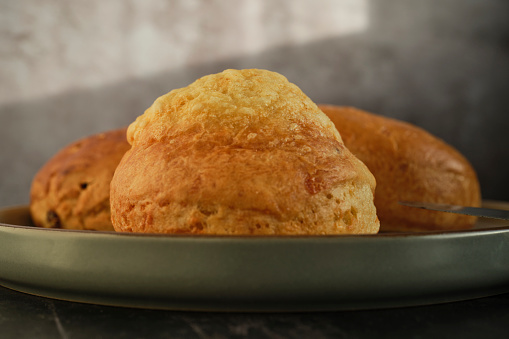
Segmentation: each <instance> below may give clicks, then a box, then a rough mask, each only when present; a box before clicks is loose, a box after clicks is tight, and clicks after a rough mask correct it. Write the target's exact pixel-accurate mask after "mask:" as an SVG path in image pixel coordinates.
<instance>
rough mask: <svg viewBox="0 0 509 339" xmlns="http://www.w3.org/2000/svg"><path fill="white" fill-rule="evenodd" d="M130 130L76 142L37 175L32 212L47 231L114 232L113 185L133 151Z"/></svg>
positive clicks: (103, 134) (54, 157)
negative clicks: (117, 171) (120, 166)
mask: <svg viewBox="0 0 509 339" xmlns="http://www.w3.org/2000/svg"><path fill="white" fill-rule="evenodd" d="M126 130H127V129H126V128H123V129H119V130H114V131H108V132H105V133H100V134H96V135H93V136H89V137H86V138H83V139H81V140H78V141H76V142H73V143H72V144H70V145H68V146H66V147H65V148H63V149H62V150H60V151H59V152H58V153H57V154H55V156H53V157H52V158H51V159H50V160H49V161H48V162H47V163H46V164H45V165H44V166H43V167H42V168H41V169H40V170H39V172H38V173H37V174H36V175H35V177H34V179H33V181H32V186H31V190H30V213H31V216H32V220H33V222H34V223H35V225H37V226H40V227H47V228H55V227H57V228H66V229H84V230H102V231H113V230H114V229H113V225H112V224H111V215H110V204H109V186H110V182H111V178H112V177H113V173H114V171H115V168H116V167H117V165H118V163H119V162H120V159H121V158H122V156H123V155H124V154H125V152H126V151H127V150H128V149H129V148H130V145H129V143H128V142H127V139H126Z"/></svg>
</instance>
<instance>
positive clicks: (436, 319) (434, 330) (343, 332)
mask: <svg viewBox="0 0 509 339" xmlns="http://www.w3.org/2000/svg"><path fill="white" fill-rule="evenodd" d="M0 328H1V329H2V338H7V339H8V338H40V339H44V338H87V339H88V338H429V337H434V338H452V337H455V338H463V339H465V338H481V337H482V338H486V339H488V338H507V334H508V333H509V294H502V295H498V296H492V297H486V298H481V299H474V300H469V301H462V302H456V303H447V304H441V305H432V306H420V307H410V308H395V309H384V310H369V311H351V312H347V311H343V312H316V313H204V312H177V311H165V310H149V309H132V308H120V307H109V306H99V305H89V304H80V303H73V302H67V301H60V300H53V299H47V298H42V297H37V296H31V295H28V294H24V293H20V292H16V291H13V290H10V289H7V288H4V287H0Z"/></svg>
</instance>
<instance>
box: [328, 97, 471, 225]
mask: <svg viewBox="0 0 509 339" xmlns="http://www.w3.org/2000/svg"><path fill="white" fill-rule="evenodd" d="M319 107H320V109H321V110H322V111H323V112H324V113H325V114H327V116H328V117H329V118H330V119H331V120H332V121H333V122H334V124H335V125H336V128H337V129H338V131H339V132H340V133H341V136H342V138H343V140H344V143H345V145H346V146H347V148H348V149H349V150H350V151H352V153H353V154H355V155H356V156H357V157H358V158H359V159H360V160H361V161H363V162H364V163H365V164H366V166H367V167H368V168H369V169H370V171H371V172H372V173H373V175H374V176H375V178H376V181H377V188H376V192H375V206H376V208H377V214H378V217H379V219H380V223H381V226H380V227H381V230H382V231H388V230H397V231H409V230H410V231H419V230H421V231H422V230H424V231H429V230H453V229H464V228H470V227H472V226H473V225H474V223H475V221H476V218H475V217H470V216H464V215H459V214H452V213H443V212H435V211H427V210H420V209H416V208H411V207H406V206H401V205H400V204H398V201H403V200H406V201H423V202H434V203H446V204H457V205H464V206H480V204H481V193H480V187H479V181H478V179H477V175H476V172H475V170H474V169H473V167H472V166H471V164H470V163H469V162H468V160H467V159H466V158H465V157H464V156H463V155H462V154H460V152H458V151H457V150H456V149H454V148H453V147H452V146H450V145H448V144H447V143H445V142H444V141H442V140H441V139H439V138H437V137H435V136H433V135H431V134H430V133H428V132H426V131H425V130H423V129H421V128H419V127H417V126H414V125H412V124H409V123H406V122H403V121H399V120H396V119H391V118H387V117H383V116H378V115H375V114H372V113H368V112H365V111H361V110H359V109H356V108H353V107H339V106H332V105H319Z"/></svg>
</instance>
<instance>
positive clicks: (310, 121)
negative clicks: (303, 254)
mask: <svg viewBox="0 0 509 339" xmlns="http://www.w3.org/2000/svg"><path fill="white" fill-rule="evenodd" d="M127 136H128V141H129V142H130V143H131V145H132V149H131V150H130V151H128V152H127V153H126V155H125V156H124V157H123V159H122V161H121V162H120V164H119V166H118V167H117V170H116V172H115V175H114V178H113V180H112V183H111V210H112V221H113V225H114V226H115V229H116V230H117V231H127V232H155V233H194V234H228V235H234V234H235V235H237V234H238V235H250V234H341V233H376V232H377V231H378V229H379V222H378V219H377V216H376V210H375V207H374V204H373V191H374V188H375V180H374V178H373V176H372V174H371V173H370V172H369V170H368V169H367V168H366V166H364V164H363V163H362V162H360V161H359V160H358V159H357V158H356V157H354V156H353V155H352V154H351V153H350V151H349V150H348V149H347V148H346V147H345V146H344V145H343V142H342V141H341V137H340V135H339V133H338V132H337V130H336V129H335V127H334V124H333V123H332V122H331V121H330V119H329V118H327V116H326V115H325V114H323V113H322V112H321V111H320V110H319V109H318V107H317V106H316V105H315V104H314V103H313V102H312V101H311V100H310V99H309V98H308V97H307V96H306V95H304V93H302V91H301V90H300V89H299V88H298V87H297V86H295V85H293V84H291V83H290V82H288V80H286V78H285V77H283V76H282V75H280V74H277V73H273V72H269V71H264V70H256V69H251V70H226V71H224V72H222V73H219V74H213V75H209V76H206V77H203V78H201V79H198V80H197V81H195V82H194V83H193V84H191V85H189V86H188V87H185V88H181V89H176V90H173V91H171V92H170V93H168V94H166V95H163V96H161V97H160V98H158V99H157V100H156V101H155V102H154V104H153V105H152V106H151V107H150V108H149V109H147V110H146V111H145V114H143V115H142V116H140V117H138V119H136V121H135V122H134V123H132V124H131V125H130V126H129V129H128V133H127Z"/></svg>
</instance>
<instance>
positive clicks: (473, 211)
mask: <svg viewBox="0 0 509 339" xmlns="http://www.w3.org/2000/svg"><path fill="white" fill-rule="evenodd" d="M399 203H400V205H404V206H409V207H416V208H423V209H426V210H433V211H441V212H449V213H457V214H465V215H473V216H476V217H484V218H493V219H502V220H509V211H506V210H500V209H494V208H484V207H468V206H458V205H448V204H436V203H428V202H419V201H400V202H399Z"/></svg>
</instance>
